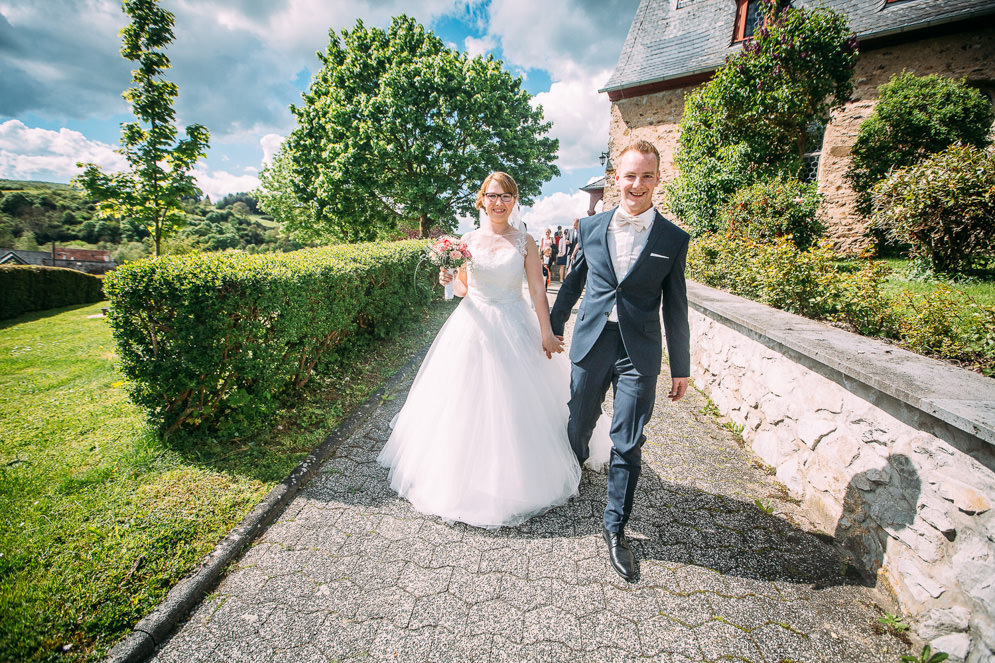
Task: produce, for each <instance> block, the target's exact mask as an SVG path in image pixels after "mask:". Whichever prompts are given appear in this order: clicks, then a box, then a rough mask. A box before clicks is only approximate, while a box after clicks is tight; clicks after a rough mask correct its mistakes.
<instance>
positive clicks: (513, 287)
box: [463, 229, 529, 302]
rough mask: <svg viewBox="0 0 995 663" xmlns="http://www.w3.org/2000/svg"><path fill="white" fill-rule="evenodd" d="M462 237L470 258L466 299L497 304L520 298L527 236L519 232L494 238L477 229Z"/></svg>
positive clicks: (486, 232) (490, 234) (492, 235)
mask: <svg viewBox="0 0 995 663" xmlns="http://www.w3.org/2000/svg"><path fill="white" fill-rule="evenodd" d="M463 237H464V240H465V241H466V242H467V246H468V247H469V248H470V254H471V255H472V256H473V258H472V260H471V262H470V269H469V271H468V272H467V285H468V286H469V296H470V297H478V298H482V299H485V300H489V301H496V302H500V301H515V300H518V299H521V298H522V275H523V274H524V272H525V247H526V242H527V241H529V236H528V235H527V234H526V233H525V232H524V231H522V230H514V231H512V232H510V233H508V234H506V235H495V234H493V233H491V232H488V231H485V230H479V229H478V230H474V231H471V232H469V233H467V234H466V235H464V236H463Z"/></svg>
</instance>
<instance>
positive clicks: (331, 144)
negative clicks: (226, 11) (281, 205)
mask: <svg viewBox="0 0 995 663" xmlns="http://www.w3.org/2000/svg"><path fill="white" fill-rule="evenodd" d="M319 58H320V59H321V62H322V65H323V66H322V69H321V71H319V72H318V73H317V75H315V77H314V80H313V82H312V84H311V87H310V89H309V90H308V91H307V92H306V93H305V94H304V95H303V99H304V103H303V105H302V106H300V107H297V106H292V107H291V110H292V111H293V112H294V114H295V115H296V117H297V121H298V127H297V128H296V129H295V130H294V131H293V132H292V133H291V135H290V136H289V138H288V140H287V150H288V153H289V154H288V156H289V158H290V159H291V161H292V164H293V168H292V170H293V177H292V178H291V179H292V183H293V187H294V194H295V195H296V196H297V198H298V199H299V200H300V201H301V202H302V203H304V204H305V205H310V206H312V208H313V214H314V221H313V223H314V229H315V232H316V233H319V234H325V235H329V234H331V235H337V236H339V237H342V238H344V239H347V240H351V241H356V240H364V239H371V238H374V237H376V236H377V235H378V234H380V233H383V232H389V231H390V230H393V229H394V228H396V227H397V226H398V225H399V224H405V225H407V224H413V223H417V224H418V227H419V229H420V233H421V235H422V236H427V235H428V233H429V230H430V229H431V228H432V226H434V225H439V226H441V227H443V228H446V229H452V228H454V227H455V225H456V221H457V215H458V214H461V213H462V214H474V213H475V210H474V201H475V197H476V191H477V188H478V186H479V183H480V182H481V181H482V180H483V179H484V177H486V176H487V174H488V173H489V172H491V171H494V170H503V171H506V172H508V173H510V174H511V175H512V176H513V177H514V178H515V179H516V180H517V181H518V183H519V186H520V187H521V191H520V197H521V200H522V202H523V203H524V204H528V203H529V202H531V196H533V195H536V194H538V193H539V191H540V189H541V186H542V183H543V182H545V181H547V180H549V179H551V178H552V177H553V176H555V175H558V174H559V170H558V169H557V168H556V166H554V165H552V164H553V161H554V159H555V158H556V151H557V148H558V142H557V141H556V140H555V139H552V138H548V137H546V136H545V134H546V132H547V131H548V130H549V127H550V124H549V123H546V122H544V121H543V115H542V109H541V107H538V106H537V107H533V106H532V104H531V97H530V96H529V94H528V93H527V92H525V91H524V90H523V89H522V88H521V78H513V77H512V76H511V75H510V74H509V73H507V72H506V71H504V70H503V69H502V67H501V62H500V61H497V60H495V59H493V57H488V58H487V59H484V58H482V57H479V56H478V57H475V58H469V57H467V56H466V54H464V53H460V52H458V51H454V50H451V49H449V48H447V47H446V46H445V44H444V43H443V42H442V40H441V39H439V38H438V37H437V36H435V35H434V34H432V33H431V32H429V31H426V30H425V28H424V27H422V26H421V25H419V24H418V23H417V22H416V21H415V20H414V19H412V18H410V17H408V16H399V17H395V18H394V19H393V21H392V22H391V25H390V27H389V28H388V29H387V30H381V29H377V28H370V29H367V28H366V26H364V25H363V23H362V21H358V22H357V23H356V26H355V27H354V28H353V29H352V30H351V31H350V30H343V31H342V33H341V35H337V34H335V33H334V32H332V33H330V41H329V44H328V48H327V50H326V51H325V53H324V54H319ZM274 216H275V215H274Z"/></svg>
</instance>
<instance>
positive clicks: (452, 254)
mask: <svg viewBox="0 0 995 663" xmlns="http://www.w3.org/2000/svg"><path fill="white" fill-rule="evenodd" d="M449 257H450V258H451V259H453V260H459V259H461V258H462V257H463V252H462V251H460V250H459V249H453V250H452V251H450V252H449Z"/></svg>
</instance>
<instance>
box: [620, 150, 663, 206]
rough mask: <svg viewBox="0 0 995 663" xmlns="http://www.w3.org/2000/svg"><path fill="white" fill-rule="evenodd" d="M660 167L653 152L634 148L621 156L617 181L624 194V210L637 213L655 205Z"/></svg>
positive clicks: (622, 203)
mask: <svg viewBox="0 0 995 663" xmlns="http://www.w3.org/2000/svg"><path fill="white" fill-rule="evenodd" d="M659 168H660V166H659V164H658V163H657V161H656V156H655V155H653V154H643V153H642V152H637V151H635V150H632V151H629V152H626V153H625V154H623V155H622V156H621V157H620V158H619V160H618V168H617V169H616V170H615V182H616V183H617V184H618V188H619V191H620V193H621V194H622V201H621V205H622V210H623V211H625V212H626V213H627V214H633V215H635V214H641V213H642V212H645V211H646V210H648V209H649V208H650V207H652V206H653V190H654V189H656V186H657V185H658V184H659V183H660V172H659Z"/></svg>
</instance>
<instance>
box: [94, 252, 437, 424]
mask: <svg viewBox="0 0 995 663" xmlns="http://www.w3.org/2000/svg"><path fill="white" fill-rule="evenodd" d="M423 247H424V244H423V243H421V242H395V243H389V244H358V245H349V246H345V245H343V246H335V247H327V248H322V249H305V250H302V251H297V252H295V253H289V254H270V255H256V256H250V255H245V254H239V253H226V254H192V255H187V256H175V257H165V258H159V259H155V260H143V261H138V262H134V263H128V264H127V265H124V266H123V267H120V268H118V269H117V270H115V271H114V272H112V273H111V275H109V276H108V278H107V283H106V290H107V294H108V297H109V298H110V300H111V311H110V321H111V324H112V326H113V329H114V336H115V338H116V340H117V344H118V351H119V354H120V357H121V366H122V370H123V372H124V373H125V375H126V376H127V377H128V379H129V382H130V389H131V394H132V399H133V400H134V401H135V403H136V404H138V405H139V406H141V407H143V408H144V409H145V410H146V412H147V414H148V417H149V420H150V421H151V422H152V423H153V424H154V425H156V426H157V427H158V428H159V429H160V430H161V431H162V432H163V433H164V434H167V435H168V434H171V433H173V432H175V431H178V430H185V431H197V432H200V433H205V434H209V433H211V432H213V431H217V432H218V433H219V434H222V435H225V436H227V437H238V436H241V435H244V434H247V433H250V432H252V431H254V430H258V429H259V428H260V427H261V426H263V425H265V423H266V422H267V421H268V420H269V419H270V417H271V416H272V415H273V413H274V412H275V411H276V409H277V408H278V407H279V406H280V405H281V403H283V402H284V401H285V399H286V398H287V397H288V395H290V394H292V393H293V391H294V389H297V388H300V387H302V386H304V385H305V384H306V383H307V382H308V380H309V379H310V378H311V377H312V376H313V375H314V374H315V372H316V371H321V370H322V369H323V368H324V367H325V366H326V365H328V364H329V363H330V362H331V361H332V360H333V359H334V357H335V355H336V352H337V351H339V350H341V349H342V348H344V347H346V346H347V345H348V344H350V343H354V342H357V341H358V340H361V339H363V338H370V337H379V336H381V335H382V334H384V333H385V332H386V330H387V328H388V327H389V326H390V325H392V324H393V323H395V322H397V321H399V320H401V319H404V318H406V317H407V316H409V315H411V314H412V313H413V312H414V311H416V310H417V309H419V308H420V307H422V306H424V304H426V303H427V301H428V297H427V296H426V294H425V293H426V289H424V288H422V287H420V285H422V284H419V283H417V282H416V281H415V278H414V275H415V271H416V265H417V263H418V261H419V259H420V258H421V256H422V254H423ZM430 271H431V270H425V269H422V270H419V272H418V273H419V274H421V275H423V277H424V278H425V279H428V278H431V276H432V275H431V274H429V272H430Z"/></svg>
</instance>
